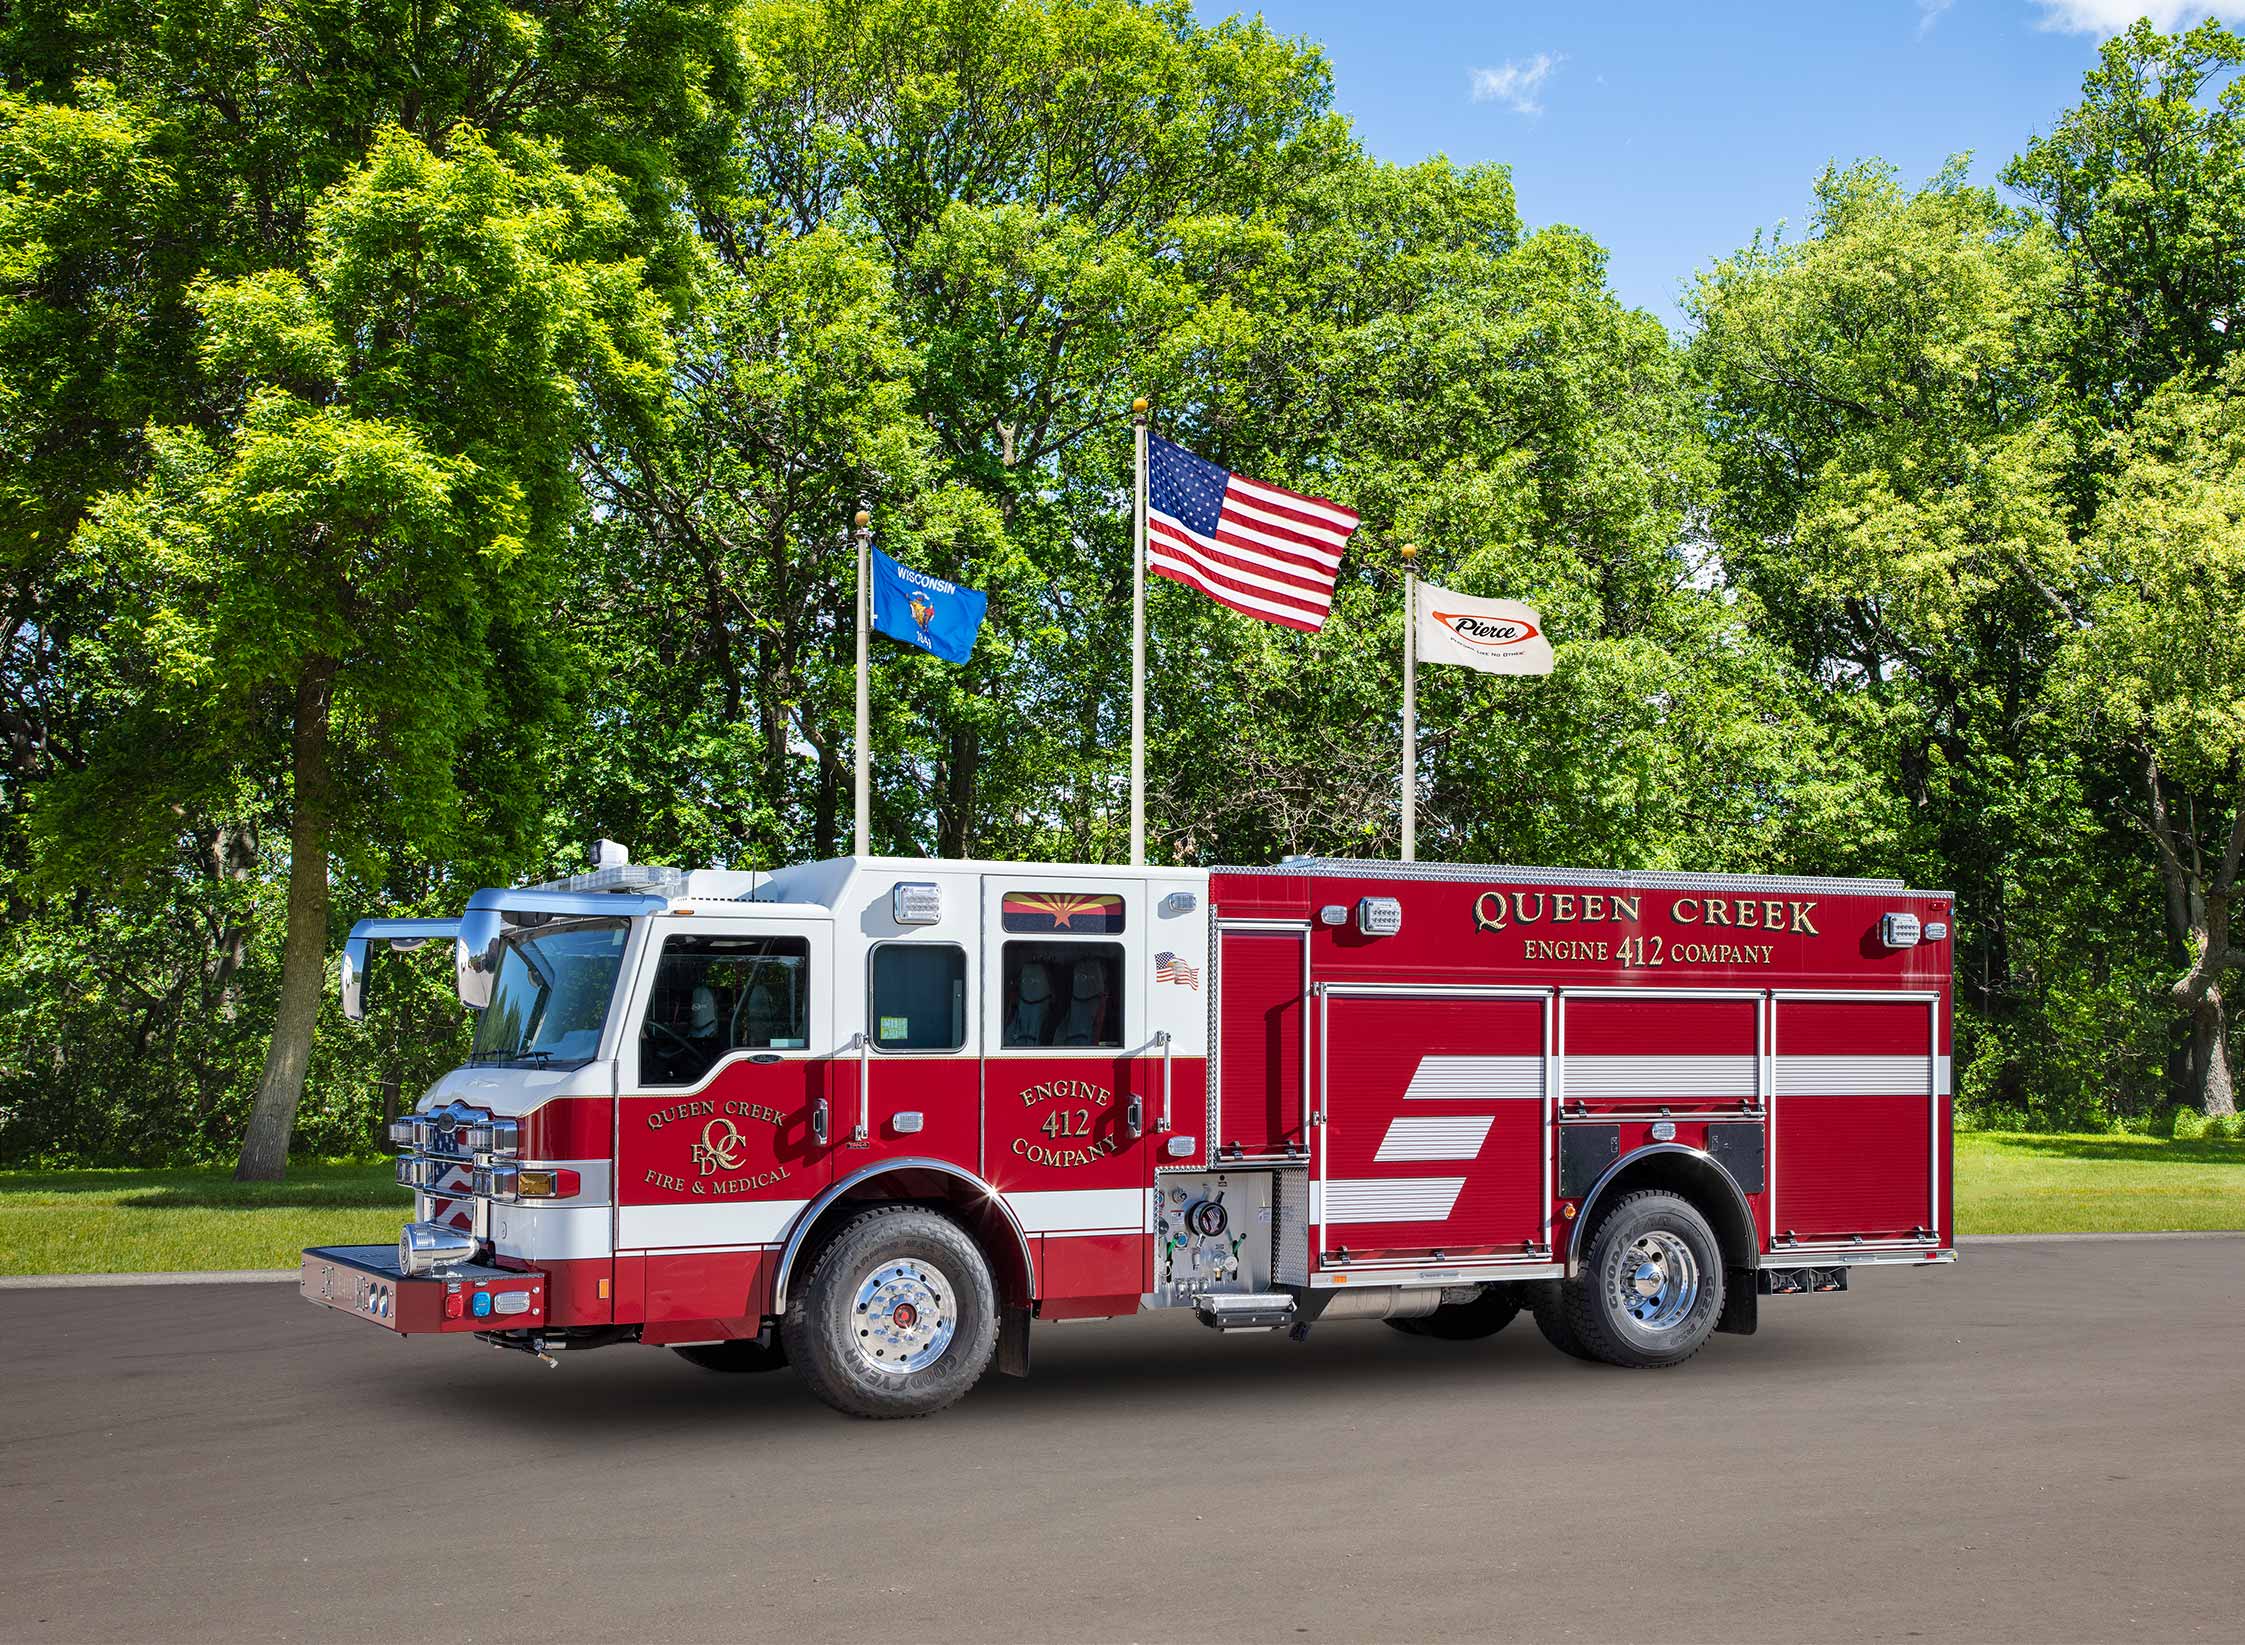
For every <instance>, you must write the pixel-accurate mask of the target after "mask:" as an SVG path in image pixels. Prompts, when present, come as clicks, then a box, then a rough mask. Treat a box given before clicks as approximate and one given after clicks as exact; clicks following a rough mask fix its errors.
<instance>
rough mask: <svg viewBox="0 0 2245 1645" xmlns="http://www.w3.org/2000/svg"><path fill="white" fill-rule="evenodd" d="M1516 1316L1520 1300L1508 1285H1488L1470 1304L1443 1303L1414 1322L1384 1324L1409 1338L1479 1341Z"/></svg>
mask: <svg viewBox="0 0 2245 1645" xmlns="http://www.w3.org/2000/svg"><path fill="white" fill-rule="evenodd" d="M1519 1313H1520V1298H1519V1297H1518V1296H1517V1295H1516V1294H1515V1293H1514V1292H1513V1289H1512V1287H1511V1286H1509V1285H1491V1286H1487V1287H1485V1288H1484V1289H1483V1290H1482V1292H1481V1294H1480V1295H1479V1296H1477V1297H1475V1298H1474V1299H1473V1300H1472V1301H1471V1302H1452V1303H1445V1304H1444V1305H1443V1306H1442V1307H1440V1308H1437V1309H1436V1310H1435V1311H1434V1312H1433V1313H1431V1314H1421V1315H1419V1317H1418V1318H1416V1319H1391V1320H1389V1321H1387V1323H1388V1324H1389V1325H1391V1326H1393V1327H1394V1328H1395V1329H1396V1330H1398V1331H1401V1332H1402V1333H1403V1334H1404V1335H1405V1336H1409V1337H1433V1338H1435V1339H1436V1340H1437V1341H1440V1342H1479V1341H1480V1340H1481V1339H1482V1338H1483V1337H1493V1336H1495V1335H1496V1334H1497V1333H1498V1332H1499V1331H1501V1330H1503V1329H1504V1328H1505V1327H1506V1326H1507V1325H1510V1324H1511V1323H1512V1322H1513V1320H1514V1319H1515V1318H1517V1317H1518V1316H1519Z"/></svg>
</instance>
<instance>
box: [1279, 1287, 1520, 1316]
mask: <svg viewBox="0 0 2245 1645" xmlns="http://www.w3.org/2000/svg"><path fill="white" fill-rule="evenodd" d="M1480 1289H1481V1288H1480V1287H1479V1286H1477V1285H1442V1286H1434V1285H1413V1286H1408V1287H1407V1286H1401V1285H1384V1286H1378V1287H1373V1288H1369V1289H1366V1290H1362V1291H1359V1290H1357V1289H1356V1288H1355V1287H1354V1286H1351V1287H1349V1288H1348V1289H1347V1290H1345V1291H1333V1292H1330V1293H1328V1295H1327V1297H1326V1302H1325V1306H1324V1307H1323V1308H1322V1309H1320V1310H1319V1312H1318V1316H1317V1319H1318V1323H1319V1324H1321V1325H1322V1324H1324V1323H1325V1321H1327V1320H1329V1319H1424V1318H1425V1317H1426V1316H1427V1315H1429V1314H1431V1313H1433V1312H1434V1311H1435V1310H1436V1309H1437V1308H1440V1307H1441V1306H1443V1304H1445V1303H1452V1302H1471V1301H1472V1300H1473V1299H1474V1298H1475V1297H1476V1296H1478V1295H1479V1294H1480Z"/></svg>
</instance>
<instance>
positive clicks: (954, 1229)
mask: <svg viewBox="0 0 2245 1645" xmlns="http://www.w3.org/2000/svg"><path fill="white" fill-rule="evenodd" d="M780 1341H781V1343H782V1345H783V1346H784V1347H785V1349H786V1351H787V1357H788V1360H789V1362H790V1363H792V1364H793V1365H794V1367H795V1369H796V1371H797V1372H798V1373H799V1374H800V1375H801V1376H802V1378H803V1381H804V1382H805V1384H807V1385H808V1386H809V1388H810V1390H811V1392H812V1393H813V1394H815V1395H817V1396H818V1397H819V1398H820V1399H822V1400H824V1401H825V1402H826V1403H827V1404H829V1405H831V1406H833V1407H834V1409H836V1410H837V1411H840V1412H842V1413H844V1414H845V1415H847V1416H856V1417H924V1416H928V1415H930V1414H932V1413H933V1412H936V1411H940V1410H942V1409H943V1408H944V1407H945V1406H946V1405H949V1404H952V1403H953V1402H954V1401H956V1400H957V1399H959V1398H960V1396H962V1395H963V1394H965V1393H966V1391H967V1390H968V1389H969V1388H972V1387H973V1386H974V1385H975V1383H976V1382H978V1381H980V1380H981V1377H982V1373H983V1371H984V1370H986V1369H987V1368H988V1367H989V1364H990V1357H991V1354H992V1353H993V1352H994V1351H995V1350H996V1348H997V1343H998V1298H997V1291H996V1289H995V1287H994V1286H993V1285H992V1284H991V1281H990V1265H989V1263H988V1262H987V1261H986V1260H985V1259H984V1257H983V1255H982V1248H981V1247H980V1246H978V1245H977V1244H975V1242H974V1239H973V1237H972V1236H971V1235H969V1234H968V1233H967V1231H966V1230H965V1229H964V1228H961V1227H960V1226H959V1225H958V1224H957V1223H955V1222H953V1221H952V1220H951V1219H950V1218H949V1217H946V1216H943V1215H941V1214H940V1213H938V1212H935V1211H926V1210H922V1209H920V1208H919V1207H918V1206H912V1205H883V1206H879V1207H877V1208H875V1209H874V1210H871V1211H867V1212H865V1213H864V1214H863V1215H862V1216H859V1217H856V1218H854V1219H853V1220H851V1221H850V1222H848V1223H846V1224H844V1225H843V1227H842V1229H841V1231H840V1232H839V1233H837V1234H836V1235H835V1236H834V1237H833V1238H832V1239H831V1240H829V1241H827V1243H826V1245H825V1247H824V1248H823V1249H822V1250H821V1251H820V1252H819V1254H818V1260H817V1261H816V1262H815V1263H814V1264H813V1265H812V1267H811V1274H810V1278H809V1280H808V1281H807V1282H806V1283H805V1284H804V1285H803V1287H802V1289H801V1290H799V1291H798V1292H796V1294H795V1298H794V1300H793V1301H792V1302H791V1303H790V1304H789V1306H788V1310H787V1318H786V1320H785V1321H784V1322H783V1323H782V1325H781V1328H780Z"/></svg>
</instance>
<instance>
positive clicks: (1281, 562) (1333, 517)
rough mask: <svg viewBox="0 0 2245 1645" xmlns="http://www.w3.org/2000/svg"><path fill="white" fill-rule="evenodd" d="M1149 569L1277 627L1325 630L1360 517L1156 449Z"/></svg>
mask: <svg viewBox="0 0 2245 1645" xmlns="http://www.w3.org/2000/svg"><path fill="white" fill-rule="evenodd" d="M1146 449H1147V458H1146V467H1147V474H1146V569H1147V570H1149V571H1151V572H1153V573H1154V574H1155V575H1156V576H1157V577H1167V578H1169V579H1170V581H1172V582H1178V583H1183V584H1184V585H1185V586H1186V587H1188V588H1197V589H1199V590H1200V591H1201V592H1202V593H1203V594H1205V595H1207V596H1208V597H1209V598H1210V599H1212V600H1215V601H1217V602H1218V603H1219V604H1222V605H1228V606H1230V607H1231V608H1232V609H1233V610H1234V611H1238V612H1244V613H1245V614H1246V615H1248V616H1250V617H1260V618H1261V619H1262V620H1263V621H1264V622H1267V623H1284V624H1285V625H1286V626H1287V627H1288V628H1303V629H1308V630H1309V631H1310V632H1311V633H1313V634H1314V633H1316V632H1317V630H1319V629H1320V628H1323V627H1324V626H1325V615H1326V613H1327V612H1328V611H1330V610H1331V609H1332V606H1333V584H1334V581H1335V579H1337V578H1338V577H1339V576H1340V574H1341V552H1342V550H1343V549H1345V548H1346V547H1347V546H1348V540H1349V537H1350V534H1351V533H1353V532H1354V531H1355V530H1356V514H1355V512H1354V511H1353V510H1350V509H1346V508H1343V507H1341V506H1340V505H1339V504H1338V503H1329V502H1327V501H1326V500H1325V499H1324V498H1323V497H1306V496H1303V495H1302V494H1301V493H1299V492H1294V491H1287V490H1285V489H1283V488H1282V487H1279V486H1274V485H1266V484H1264V483H1263V482H1262V481H1261V480H1250V479H1249V478H1247V476H1246V475H1244V474H1234V473H1231V472H1230V471H1229V470H1227V469H1223V468H1219V467H1218V466H1217V465H1216V464H1214V463H1212V462H1209V461H1207V460H1206V459H1205V458H1201V457H1196V456H1194V455H1193V454H1192V453H1191V452H1189V451H1187V450H1186V449H1185V448H1184V447H1183V446H1180V445H1173V444H1171V443H1170V442H1169V441H1167V440H1165V439H1163V438H1162V437H1161V436H1160V435H1158V434H1155V435H1149V436H1148V438H1147V442H1146Z"/></svg>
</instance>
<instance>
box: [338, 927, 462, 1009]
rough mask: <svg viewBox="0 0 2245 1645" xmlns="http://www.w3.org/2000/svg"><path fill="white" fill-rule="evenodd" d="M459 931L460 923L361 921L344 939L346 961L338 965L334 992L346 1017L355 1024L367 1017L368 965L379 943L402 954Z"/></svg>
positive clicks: (343, 958)
mask: <svg viewBox="0 0 2245 1645" xmlns="http://www.w3.org/2000/svg"><path fill="white" fill-rule="evenodd" d="M459 929H460V926H459V922H458V921H457V920H361V921H359V923H358V924H356V925H354V926H352V927H351V934H350V935H349V936H348V937H346V938H344V939H343V957H342V959H341V960H339V961H338V962H337V963H336V977H335V991H336V993H337V994H338V995H339V996H340V997H341V1001H342V1005H343V1015H344V1016H346V1017H348V1018H350V1020H351V1021H353V1022H360V1021H363V1020H364V1019H365V1017H366V964H367V960H368V958H369V957H370V956H371V955H372V954H373V952H374V945H375V944H376V943H378V942H386V943H388V944H389V945H390V946H391V947H392V948H395V949H398V950H399V951H400V952H403V951H404V950H407V949H412V948H419V947H420V946H421V945H422V944H423V943H425V942H434V941H436V940H437V939H438V938H441V937H449V936H452V935H453V934H454V933H456V932H457V931H458V930H459Z"/></svg>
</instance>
